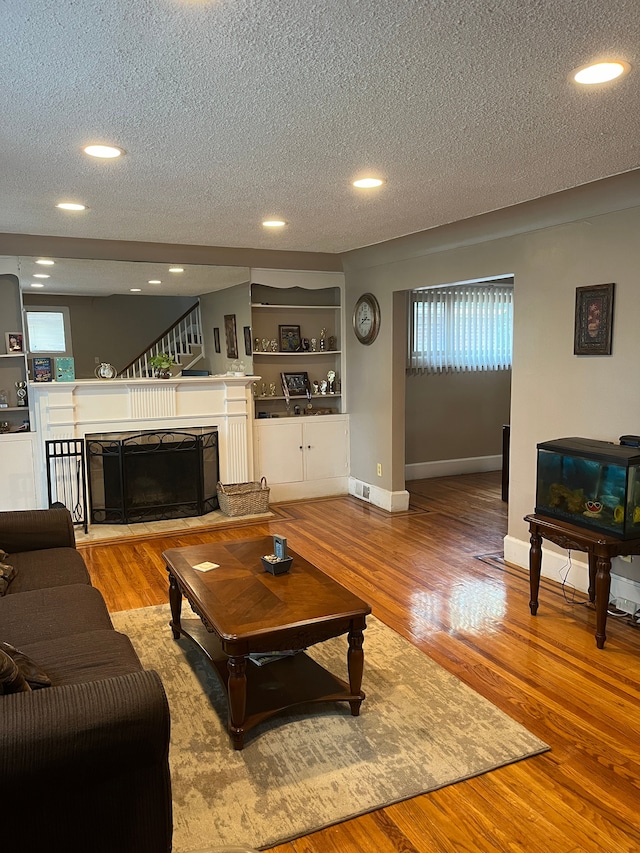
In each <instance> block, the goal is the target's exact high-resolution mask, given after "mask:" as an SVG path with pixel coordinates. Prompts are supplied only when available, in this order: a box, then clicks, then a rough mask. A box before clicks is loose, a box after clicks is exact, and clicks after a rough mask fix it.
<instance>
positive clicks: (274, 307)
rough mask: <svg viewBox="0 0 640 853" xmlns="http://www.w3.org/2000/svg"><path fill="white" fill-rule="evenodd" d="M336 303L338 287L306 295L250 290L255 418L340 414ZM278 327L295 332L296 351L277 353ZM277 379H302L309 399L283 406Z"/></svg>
mask: <svg viewBox="0 0 640 853" xmlns="http://www.w3.org/2000/svg"><path fill="white" fill-rule="evenodd" d="M341 297H342V293H341V288H340V287H324V288H319V289H309V288H306V287H296V286H293V287H284V288H282V287H272V286H270V285H266V284H259V283H254V284H252V286H251V316H252V332H253V346H254V349H253V364H254V373H256V374H257V375H259V376H260V377H261V380H260V381H259V382H257V383H256V384H255V387H254V397H255V415H256V418H260V419H264V418H267V419H269V418H277V417H287V416H296V414H320V413H321V414H323V415H327V414H341V413H343V412H344V410H345V409H344V405H343V393H342V391H343V376H342V350H341V338H342V334H343V329H342V298H341ZM281 326H293V327H299V329H300V339H301V347H300V349H298V350H296V351H294V352H284V351H282V349H281V345H280V327H281ZM323 330H324V335H323ZM283 373H286V374H298V373H300V374H306V375H307V377H308V380H309V392H310V395H309V394H303V395H301V396H290V397H289V400H287V398H286V395H285V394H284V389H283V380H282V374H283ZM331 373H333V374H335V378H334V379H333V386H332V390H330V387H329V378H328V377H329V375H330V374H331ZM323 382H325V383H326V390H325V393H324V394H322V393H321V389H322V387H323ZM314 388H315V389H317V390H315V391H314Z"/></svg>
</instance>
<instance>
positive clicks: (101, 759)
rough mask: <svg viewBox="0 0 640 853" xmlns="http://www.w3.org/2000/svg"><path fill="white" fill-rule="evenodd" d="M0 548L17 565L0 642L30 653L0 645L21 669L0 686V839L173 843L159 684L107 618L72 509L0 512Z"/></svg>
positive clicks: (103, 850) (64, 844) (154, 847)
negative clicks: (78, 544)
mask: <svg viewBox="0 0 640 853" xmlns="http://www.w3.org/2000/svg"><path fill="white" fill-rule="evenodd" d="M0 549H2V550H4V551H5V552H7V556H6V557H4V558H3V560H2V562H4V564H6V565H9V566H13V568H14V569H15V570H16V574H15V577H14V578H13V579H11V580H10V581H9V583H8V585H7V584H6V583H5V584H3V586H4V587H5V589H4V594H3V595H2V596H1V597H0V643H3V644H10V646H12V647H14V649H17V650H18V651H19V652H20V653H22V654H23V655H26V657H27V660H26V661H25V660H24V659H23V658H21V657H20V655H17V654H15V652H11V650H10V647H8V646H6V645H3V646H0V650H1V649H4V652H3V655H0V663H2V661H4V663H5V669H6V668H7V667H9V668H10V667H11V666H12V661H13V663H15V664H16V666H17V667H18V669H19V670H20V672H19V673H18V674H17V676H16V678H17V681H16V680H15V679H14V681H11V679H9V678H7V679H6V681H5V685H4V687H3V686H0V693H1V694H2V695H0V802H2V804H3V815H4V817H3V820H2V827H1V828H0V845H1V846H2V849H4V850H7V851H9V850H11V851H14V850H15V851H20V853H31V851H33V853H36V851H37V852H38V853H41V851H43V850H64V851H66V853H80V851H82V853H86V851H87V850H91V851H94V853H127V851H131V853H134V851H135V853H168V851H170V850H171V835H172V812H171V785H170V776H169V765H168V753H169V711H168V706H167V700H166V696H165V693H164V689H163V686H162V683H161V681H160V678H159V676H158V675H157V673H155V672H153V671H147V670H144V669H143V667H142V664H141V663H140V660H139V658H138V656H137V654H136V652H135V651H134V649H133V646H132V645H131V642H130V640H129V638H128V637H126V636H125V635H124V634H119V633H118V632H116V631H115V630H114V628H113V625H112V624H111V619H110V618H109V614H108V612H107V608H106V605H105V603H104V599H103V598H102V595H101V594H100V592H99V591H98V590H97V589H95V588H94V587H93V586H91V582H90V578H89V574H88V572H87V569H86V566H85V563H84V560H83V559H82V556H81V555H80V553H79V552H78V551H77V550H76V549H75V535H74V531H73V525H72V523H71V517H70V515H69V513H68V511H67V510H66V509H49V510H33V511H22V512H0ZM4 573H5V576H6V575H10V574H11V572H7V571H5V572H4ZM7 650H9V651H10V654H9V655H7ZM10 658H12V660H10ZM34 668H35V669H39V670H41V671H42V672H40V673H37V672H36V673H35V675H34V672H33V670H34ZM0 669H2V667H1V666H0ZM14 670H15V667H14ZM23 675H24V681H26V684H24V683H23ZM47 678H48V680H50V682H51V685H50V686H46V687H40V686H39V683H40V682H41V681H42V680H43V679H44V680H45V681H46V680H47ZM29 679H31V684H30V683H29ZM16 684H17V685H18V686H17V688H16ZM7 685H10V686H9V687H8V689H9V690H13V689H18V690H19V691H20V692H7V690H6V689H5V688H6V686H7ZM11 685H12V686H11Z"/></svg>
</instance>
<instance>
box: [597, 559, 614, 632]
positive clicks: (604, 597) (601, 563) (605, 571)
mask: <svg viewBox="0 0 640 853" xmlns="http://www.w3.org/2000/svg"><path fill="white" fill-rule="evenodd" d="M610 592H611V557H598V562H597V571H596V645H597V646H598V648H599V649H603V648H604V643H605V640H606V639H607V634H606V627H607V608H608V607H609V593H610Z"/></svg>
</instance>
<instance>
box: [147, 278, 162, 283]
mask: <svg viewBox="0 0 640 853" xmlns="http://www.w3.org/2000/svg"><path fill="white" fill-rule="evenodd" d="M149 284H162V282H161V281H160V279H159V278H150V279H149Z"/></svg>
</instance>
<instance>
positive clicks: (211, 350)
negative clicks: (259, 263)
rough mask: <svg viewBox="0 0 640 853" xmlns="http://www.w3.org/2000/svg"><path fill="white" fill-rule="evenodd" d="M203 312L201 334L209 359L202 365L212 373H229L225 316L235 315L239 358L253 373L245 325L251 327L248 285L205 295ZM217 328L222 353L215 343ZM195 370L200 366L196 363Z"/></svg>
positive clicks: (202, 298) (247, 369) (201, 308)
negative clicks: (244, 331) (217, 350)
mask: <svg viewBox="0 0 640 853" xmlns="http://www.w3.org/2000/svg"><path fill="white" fill-rule="evenodd" d="M200 311H201V314H202V335H203V340H204V349H205V352H206V358H205V359H204V360H203V362H202V364H203V366H204V367H205V368H206V369H208V370H209V371H210V372H211V373H212V374H216V373H226V372H227V370H228V369H229V366H230V364H231V359H229V358H227V346H226V339H225V334H224V317H225V314H233V315H234V316H235V318H236V336H237V338H238V358H237V359H236V360H237V361H243V362H244V365H245V371H246V373H247V374H250V373H252V372H253V359H252V357H251V356H250V355H246V353H245V349H244V333H243V328H244V326H249V328H251V293H250V287H249V282H248V281H247V282H246V284H238V285H236V286H235V287H227V288H226V289H225V290H216V291H215V292H214V293H205V294H204V295H203V296H201V297H200ZM214 327H216V328H218V329H219V330H220V353H219V354H217V353H216V351H215V347H214V341H213V329H214ZM196 367H198V368H199V367H200V364H197V365H196Z"/></svg>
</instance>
